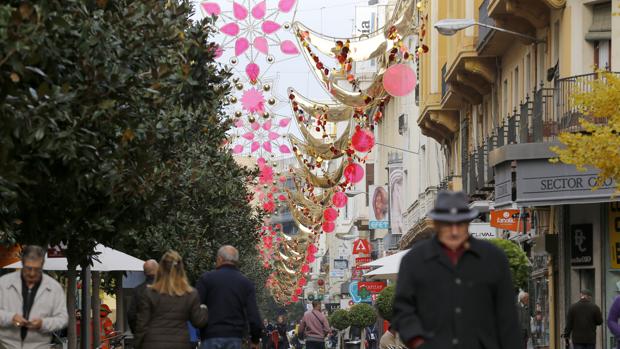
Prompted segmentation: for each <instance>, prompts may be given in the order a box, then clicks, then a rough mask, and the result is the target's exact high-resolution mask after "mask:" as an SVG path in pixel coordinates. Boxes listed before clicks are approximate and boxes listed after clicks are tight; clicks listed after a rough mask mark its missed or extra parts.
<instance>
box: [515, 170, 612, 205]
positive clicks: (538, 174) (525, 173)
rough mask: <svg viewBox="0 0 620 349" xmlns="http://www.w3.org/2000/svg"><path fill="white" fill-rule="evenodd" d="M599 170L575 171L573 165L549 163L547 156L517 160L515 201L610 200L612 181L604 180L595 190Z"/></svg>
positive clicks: (530, 202) (540, 202)
mask: <svg viewBox="0 0 620 349" xmlns="http://www.w3.org/2000/svg"><path fill="white" fill-rule="evenodd" d="M598 173H599V172H598V170H595V169H587V170H586V171H584V172H580V171H577V169H576V168H575V166H574V165H567V164H562V163H557V164H552V163H550V162H549V160H548V159H537V160H523V161H517V202H518V203H520V204H524V205H525V204H529V205H535V204H544V203H547V204H549V203H550V202H551V203H552V202H558V203H578V202H591V201H592V200H597V201H605V200H607V201H610V200H611V196H612V194H613V193H614V191H615V182H614V181H613V180H611V179H609V180H607V181H605V183H603V185H602V186H601V187H600V188H598V189H597V190H592V189H593V188H594V187H595V186H596V178H597V175H598Z"/></svg>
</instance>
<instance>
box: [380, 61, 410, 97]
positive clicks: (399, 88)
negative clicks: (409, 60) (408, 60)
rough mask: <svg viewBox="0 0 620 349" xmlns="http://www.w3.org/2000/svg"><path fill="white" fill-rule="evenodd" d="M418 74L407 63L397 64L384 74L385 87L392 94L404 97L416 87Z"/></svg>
mask: <svg viewBox="0 0 620 349" xmlns="http://www.w3.org/2000/svg"><path fill="white" fill-rule="evenodd" d="M415 84H416V76H415V72H414V71H413V69H411V67H409V66H408V65H406V64H395V65H393V66H391V67H389V68H388V69H387V70H386V71H385V73H384V74H383V87H384V88H385V90H386V91H387V93H389V94H390V95H391V96H394V97H403V96H406V95H408V94H409V93H411V91H413V89H414V88H415Z"/></svg>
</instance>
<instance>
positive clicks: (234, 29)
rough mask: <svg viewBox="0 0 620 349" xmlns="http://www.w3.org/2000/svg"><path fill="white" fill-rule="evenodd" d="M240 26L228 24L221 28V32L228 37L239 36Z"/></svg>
mask: <svg viewBox="0 0 620 349" xmlns="http://www.w3.org/2000/svg"><path fill="white" fill-rule="evenodd" d="M239 30H240V29H239V26H238V25H237V23H228V24H226V25H224V26H223V27H221V28H220V31H221V32H222V33H224V34H226V35H230V36H237V34H239Z"/></svg>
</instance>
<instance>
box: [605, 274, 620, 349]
mask: <svg viewBox="0 0 620 349" xmlns="http://www.w3.org/2000/svg"><path fill="white" fill-rule="evenodd" d="M618 287H619V289H620V283H619V286H618ZM618 320H620V296H618V297H616V298H615V299H614V302H613V304H612V305H611V308H610V309H609V314H608V315H607V327H608V328H609V331H610V332H611V333H612V334H613V335H614V337H616V349H620V324H619V323H618Z"/></svg>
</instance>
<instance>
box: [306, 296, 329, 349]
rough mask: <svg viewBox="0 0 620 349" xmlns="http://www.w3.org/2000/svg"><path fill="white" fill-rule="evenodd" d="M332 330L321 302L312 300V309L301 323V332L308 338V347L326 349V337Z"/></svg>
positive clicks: (310, 348)
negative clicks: (322, 309) (322, 310)
mask: <svg viewBox="0 0 620 349" xmlns="http://www.w3.org/2000/svg"><path fill="white" fill-rule="evenodd" d="M330 330H331V327H330V326H329V321H327V318H326V317H325V314H323V313H322V312H321V302H320V301H312V309H311V310H309V311H307V312H306V313H305V314H304V317H303V318H302V319H301V324H300V325H299V333H301V334H302V336H303V338H304V339H305V340H306V349H325V337H326V336H327V335H328V334H329V332H330Z"/></svg>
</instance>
